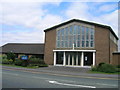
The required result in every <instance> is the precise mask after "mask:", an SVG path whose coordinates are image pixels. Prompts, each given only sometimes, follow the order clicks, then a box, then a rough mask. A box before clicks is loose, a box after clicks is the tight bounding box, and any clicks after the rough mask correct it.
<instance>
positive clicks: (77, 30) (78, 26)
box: [77, 26, 80, 34]
mask: <svg viewBox="0 0 120 90" xmlns="http://www.w3.org/2000/svg"><path fill="white" fill-rule="evenodd" d="M77 31H78V32H77V33H78V34H80V26H78V30H77Z"/></svg>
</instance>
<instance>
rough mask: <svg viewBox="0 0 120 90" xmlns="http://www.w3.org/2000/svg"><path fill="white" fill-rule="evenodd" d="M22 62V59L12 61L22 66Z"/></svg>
mask: <svg viewBox="0 0 120 90" xmlns="http://www.w3.org/2000/svg"><path fill="white" fill-rule="evenodd" d="M22 63H23V61H22V60H20V59H16V60H15V62H14V64H15V65H18V66H22Z"/></svg>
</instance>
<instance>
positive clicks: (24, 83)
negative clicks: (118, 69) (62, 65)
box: [2, 68, 118, 88]
mask: <svg viewBox="0 0 120 90" xmlns="http://www.w3.org/2000/svg"><path fill="white" fill-rule="evenodd" d="M2 88H118V80H117V79H113V78H94V77H87V76H85V77H83V76H82V77H80V76H75V75H74V76H73V75H72V76H71V75H64V74H62V75H61V74H60V75H59V74H53V73H44V72H34V71H24V70H14V69H5V68H3V69H2Z"/></svg>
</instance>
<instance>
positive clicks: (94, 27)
mask: <svg viewBox="0 0 120 90" xmlns="http://www.w3.org/2000/svg"><path fill="white" fill-rule="evenodd" d="M44 32H45V46H44V61H45V62H46V64H49V65H55V66H81V67H86V66H95V65H98V64H99V63H101V62H105V63H110V64H112V62H113V61H112V60H113V52H115V51H117V50H118V44H117V42H118V37H117V36H116V34H115V33H114V32H113V30H112V28H111V27H110V26H106V25H101V24H97V23H92V22H87V21H82V20H77V19H73V20H70V21H67V22H64V23H61V24H59V25H56V26H54V27H51V28H48V29H46V30H44Z"/></svg>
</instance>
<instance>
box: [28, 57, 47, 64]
mask: <svg viewBox="0 0 120 90" xmlns="http://www.w3.org/2000/svg"><path fill="white" fill-rule="evenodd" d="M29 64H45V63H44V60H42V59H40V58H30V59H29Z"/></svg>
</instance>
